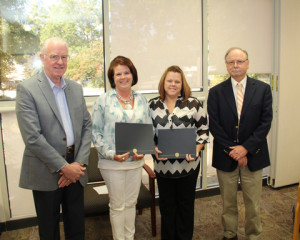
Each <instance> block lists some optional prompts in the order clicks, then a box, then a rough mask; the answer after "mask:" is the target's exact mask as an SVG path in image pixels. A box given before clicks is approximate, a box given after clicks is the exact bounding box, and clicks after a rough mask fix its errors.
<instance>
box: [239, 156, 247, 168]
mask: <svg viewBox="0 0 300 240" xmlns="http://www.w3.org/2000/svg"><path fill="white" fill-rule="evenodd" d="M238 164H239V167H246V166H247V164H248V158H247V157H243V158H241V159H240V160H238Z"/></svg>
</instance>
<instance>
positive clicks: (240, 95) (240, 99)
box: [236, 83, 244, 122]
mask: <svg viewBox="0 0 300 240" xmlns="http://www.w3.org/2000/svg"><path fill="white" fill-rule="evenodd" d="M236 87H237V111H238V117H239V122H240V117H241V112H242V107H243V101H244V93H243V89H242V88H243V85H242V84H241V83H238V84H237V85H236Z"/></svg>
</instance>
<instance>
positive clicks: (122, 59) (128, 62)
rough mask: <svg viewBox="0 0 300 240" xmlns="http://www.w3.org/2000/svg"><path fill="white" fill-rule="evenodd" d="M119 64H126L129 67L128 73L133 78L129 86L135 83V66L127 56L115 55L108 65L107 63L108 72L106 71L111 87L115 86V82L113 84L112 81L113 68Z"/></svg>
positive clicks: (136, 76) (136, 77) (136, 79)
mask: <svg viewBox="0 0 300 240" xmlns="http://www.w3.org/2000/svg"><path fill="white" fill-rule="evenodd" d="M119 65H124V66H127V67H128V68H129V70H130V73H131V74H132V78H133V80H132V84H131V86H133V85H135V84H137V82H138V75H137V71H136V68H135V66H134V65H133V63H132V62H131V60H130V59H129V58H127V57H123V56H117V57H115V58H114V60H112V61H111V63H110V65H109V69H108V72H107V76H108V79H109V83H110V86H111V88H115V87H116V84H115V81H114V74H115V68H116V67H117V66H119Z"/></svg>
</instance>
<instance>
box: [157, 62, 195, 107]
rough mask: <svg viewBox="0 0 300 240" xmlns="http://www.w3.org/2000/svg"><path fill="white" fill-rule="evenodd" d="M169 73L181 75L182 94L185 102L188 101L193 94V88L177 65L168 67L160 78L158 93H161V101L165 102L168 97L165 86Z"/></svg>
mask: <svg viewBox="0 0 300 240" xmlns="http://www.w3.org/2000/svg"><path fill="white" fill-rule="evenodd" d="M168 72H175V73H179V74H180V75H181V80H182V87H181V92H180V94H181V96H182V98H183V101H185V100H187V99H188V98H189V97H190V96H191V93H192V92H191V88H190V86H189V84H188V83H187V81H186V78H185V76H184V73H183V71H182V70H181V68H180V67H178V66H176V65H173V66H170V67H168V68H167V69H166V71H165V72H164V73H163V75H162V76H161V78H160V81H159V84H158V93H159V96H160V99H161V100H163V101H164V100H165V98H166V96H165V94H166V92H165V88H164V86H165V80H166V77H167V74H168Z"/></svg>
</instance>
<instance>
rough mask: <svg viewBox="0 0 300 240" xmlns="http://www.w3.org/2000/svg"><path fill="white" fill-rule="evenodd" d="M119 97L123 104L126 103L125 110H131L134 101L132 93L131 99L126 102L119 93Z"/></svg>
mask: <svg viewBox="0 0 300 240" xmlns="http://www.w3.org/2000/svg"><path fill="white" fill-rule="evenodd" d="M117 97H118V98H119V99H120V100H121V101H122V102H123V103H125V109H126V110H131V109H132V106H131V105H130V102H131V100H132V99H133V94H132V92H131V93H130V97H129V99H128V100H125V99H124V98H122V96H121V95H120V94H119V93H118V92H117Z"/></svg>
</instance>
